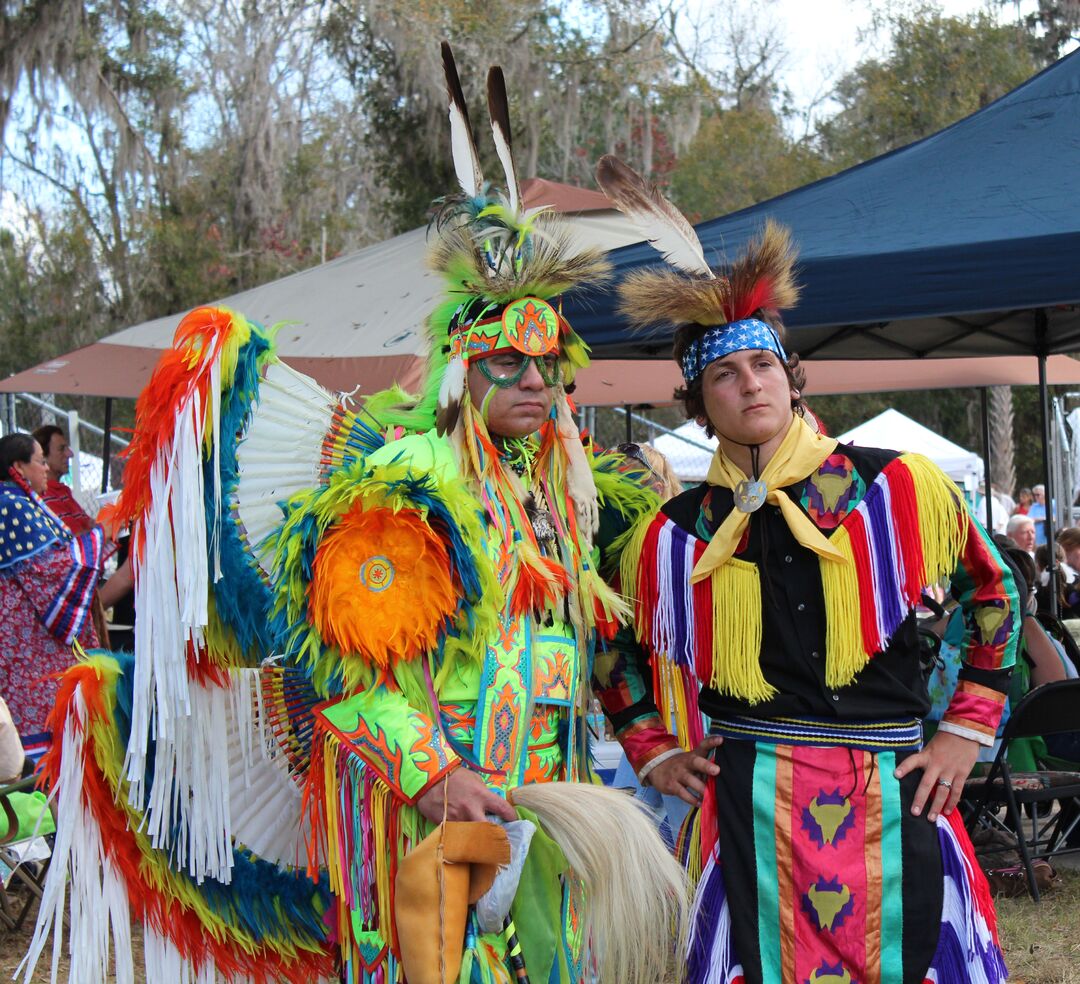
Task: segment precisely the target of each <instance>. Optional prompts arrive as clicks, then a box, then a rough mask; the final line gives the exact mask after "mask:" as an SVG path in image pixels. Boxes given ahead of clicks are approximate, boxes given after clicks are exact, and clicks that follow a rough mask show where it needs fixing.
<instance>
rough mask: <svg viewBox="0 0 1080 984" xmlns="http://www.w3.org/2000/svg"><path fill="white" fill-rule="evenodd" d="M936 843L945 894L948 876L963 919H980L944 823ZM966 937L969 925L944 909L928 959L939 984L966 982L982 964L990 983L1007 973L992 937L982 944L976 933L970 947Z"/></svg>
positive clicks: (956, 850)
mask: <svg viewBox="0 0 1080 984" xmlns="http://www.w3.org/2000/svg"><path fill="white" fill-rule="evenodd" d="M938 843H939V844H940V845H941V868H942V875H943V877H944V881H945V891H946V895H948V891H949V882H950V880H951V881H952V883H953V888H954V889H955V890H956V891H957V892H958V893H959V894H960V897H961V899H962V901H963V910H964V911H963V915H964V916H965V917H966V920H975V919H978V920H980V921H981V918H982V917H981V916H980V915H979V913H978V910H977V909H976V903H975V898H974V893H973V891H972V886H971V884H970V881H969V879H968V873H967V868H966V866H965V865H964V860H963V858H962V856H961V855H960V849H959V847H958V846H957V844H956V843H955V841H954V840H953V838H952V835H951V833H950V832H949V830H948V828H947V827H946V826H944V825H942V826H939V827H938ZM967 939H968V926H967V925H966V924H965V922H959V923H954V922H952V921H950V920H949V918H948V916H947V915H946V914H945V913H944V912H943V913H942V916H941V935H940V936H939V937H938V945H937V951H936V952H935V953H934V959H933V960H932V961H931V962H930V970H932V971H934V972H935V974H936V978H937V982H938V984H967V982H968V981H970V980H972V978H973V974H972V970H971V968H973V967H981V968H982V971H983V973H984V974H985V975H986V979H987V980H988V981H990V984H997V982H999V981H1004V980H1006V978H1007V977H1008V976H1009V974H1008V971H1007V970H1006V968H1005V958H1004V957H1003V956H1002V953H1001V950H1000V949H998V947H996V946H995V945H994V942H993V940H988V941H987V943H986V945H983V944H982V943H981V942H980V940H979V939H978V936H977V935H976V938H975V946H974V948H973V949H971V950H969V949H968V946H967V942H966V941H967Z"/></svg>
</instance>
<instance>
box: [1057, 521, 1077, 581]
mask: <svg viewBox="0 0 1080 984" xmlns="http://www.w3.org/2000/svg"><path fill="white" fill-rule="evenodd" d="M1057 542H1058V544H1059V545H1060V546H1061V549H1062V550H1064V551H1065V563H1066V564H1068V565H1069V567H1070V568H1071V569H1072V570H1074V571H1080V529H1078V528H1077V527H1075V526H1067V527H1065V529H1063V530H1062V531H1061V532H1060V533H1058V535H1057Z"/></svg>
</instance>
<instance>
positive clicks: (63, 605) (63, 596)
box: [42, 526, 105, 645]
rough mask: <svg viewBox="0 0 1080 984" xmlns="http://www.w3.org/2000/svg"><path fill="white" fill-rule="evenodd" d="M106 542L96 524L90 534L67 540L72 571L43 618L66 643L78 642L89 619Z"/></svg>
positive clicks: (46, 624) (50, 630)
mask: <svg viewBox="0 0 1080 984" xmlns="http://www.w3.org/2000/svg"><path fill="white" fill-rule="evenodd" d="M104 544H105V537H104V534H103V533H102V531H101V528H100V527H96V526H95V527H94V528H93V529H92V530H90V531H89V532H87V533H82V534H80V535H79V536H76V537H73V538H72V540H71V541H70V542H69V543H68V549H69V550H70V552H71V560H72V566H71V571H70V572H69V573H68V576H67V578H66V580H65V581H64V584H63V585H62V586H61V588H60V590H59V591H58V592H57V593H56V594H55V595H54V596H53V599H52V601H51V602H50V603H49V607H48V608H47V609H46V611H45V616H44V618H43V619H42V622H43V623H44V625H45V628H47V629H48V630H49V632H50V634H51V635H52V636H53V637H54V638H56V639H59V640H60V641H61V642H63V643H64V644H65V645H71V643H72V642H74V641H75V639H76V637H78V635H79V633H80V632H82V630H83V629H84V628H85V627H86V624H87V622H88V621H89V619H90V614H91V611H92V606H93V602H94V589H95V588H96V587H97V582H98V576H99V574H100V573H101V561H102V554H103V552H104Z"/></svg>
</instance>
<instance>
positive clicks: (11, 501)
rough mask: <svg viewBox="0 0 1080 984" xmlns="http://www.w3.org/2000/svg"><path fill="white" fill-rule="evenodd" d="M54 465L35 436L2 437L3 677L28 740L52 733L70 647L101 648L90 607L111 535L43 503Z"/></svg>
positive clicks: (0, 646)
mask: <svg viewBox="0 0 1080 984" xmlns="http://www.w3.org/2000/svg"><path fill="white" fill-rule="evenodd" d="M48 477H49V469H48V465H47V464H46V462H45V454H44V452H43V451H42V450H41V446H40V445H39V444H38V442H37V441H35V440H34V438H33V437H31V436H30V435H29V434H21V433H16V434H8V435H6V436H5V437H3V438H0V679H3V681H4V696H5V699H6V700H7V702H8V706H9V707H10V709H11V714H12V719H13V721H14V724H15V727H16V728H17V729H18V731H19V733H20V734H21V735H22V736H23V739H24V741H29V742H33V741H35V740H37V739H38V738H39V737H40V736H41V735H42V734H44V733H45V732H46V731H47V728H46V720H45V719H46V717H47V716H48V714H49V711H50V710H51V709H52V705H53V700H54V699H55V696H56V689H57V684H56V680H55V679H53V678H52V675H53V674H56V673H58V672H59V671H61V670H64V669H66V668H67V667H68V666H70V665H71V664H72V662H73V661H74V656H73V654H72V644H73V643H74V642H76V641H78V642H80V643H81V644H82V645H83V646H84V647H92V646H96V645H97V642H98V637H97V633H96V632H95V629H94V624H93V619H92V611H93V606H94V590H95V587H96V585H97V581H98V576H99V575H100V572H101V565H102V559H103V557H104V550H105V534H104V532H103V530H102V528H101V527H100V526H92V527H91V528H90V529H89V530H86V531H85V532H83V533H79V534H74V533H72V532H71V531H70V530H69V529H68V528H67V527H66V526H65V525H64V524H63V523H62V522H61V521H60V520H59V519H58V518H57V516H56V514H55V513H53V511H52V510H51V509H50V508H49V507H48V506H47V505H46V504H45V502H44V499H43V496H44V494H45V490H46V486H47V483H48Z"/></svg>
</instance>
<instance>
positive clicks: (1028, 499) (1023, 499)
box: [1013, 489, 1035, 516]
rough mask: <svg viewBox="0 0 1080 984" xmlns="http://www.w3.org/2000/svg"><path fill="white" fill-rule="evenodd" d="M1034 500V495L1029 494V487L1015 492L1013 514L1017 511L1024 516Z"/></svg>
mask: <svg viewBox="0 0 1080 984" xmlns="http://www.w3.org/2000/svg"><path fill="white" fill-rule="evenodd" d="M1034 501H1035V497H1034V496H1033V495H1032V494H1031V489H1021V490H1020V491H1019V492H1017V493H1016V508H1015V509H1014V510H1013V515H1014V516H1015V515H1017V514H1018V513H1019V514H1020V515H1021V516H1026V515H1027V514H1028V510H1029V509H1030V508H1031V504H1032V503H1033V502H1034Z"/></svg>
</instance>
